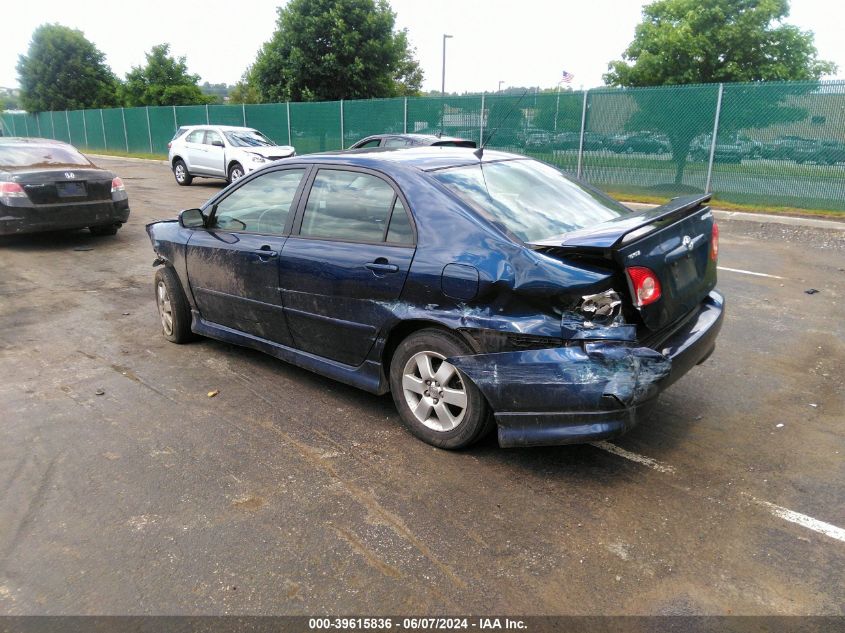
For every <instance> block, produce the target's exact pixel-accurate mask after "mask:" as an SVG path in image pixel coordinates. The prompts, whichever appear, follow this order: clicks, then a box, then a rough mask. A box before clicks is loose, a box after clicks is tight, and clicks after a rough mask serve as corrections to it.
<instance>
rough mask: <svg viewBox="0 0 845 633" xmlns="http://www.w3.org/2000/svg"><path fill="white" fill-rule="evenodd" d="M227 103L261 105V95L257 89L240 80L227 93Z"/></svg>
mask: <svg viewBox="0 0 845 633" xmlns="http://www.w3.org/2000/svg"><path fill="white" fill-rule="evenodd" d="M229 103H261V94H260V93H259V92H258V88H256V87H255V86H254V85H252V84H251V83H249V81H247V80H243V79H242V80H241V81H239V82H238V83H236V84H235V85H234V86H233V87H232V89H231V90H230V91H229Z"/></svg>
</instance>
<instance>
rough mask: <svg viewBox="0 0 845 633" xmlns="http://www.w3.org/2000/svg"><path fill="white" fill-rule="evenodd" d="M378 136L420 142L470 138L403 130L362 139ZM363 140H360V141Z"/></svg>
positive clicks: (366, 138) (367, 138) (376, 135)
mask: <svg viewBox="0 0 845 633" xmlns="http://www.w3.org/2000/svg"><path fill="white" fill-rule="evenodd" d="M376 138H406V139H410V140H413V141H420V142H427V143H437V142H439V141H467V140H470V139H466V138H461V137H459V136H446V135H443V136H437V135H436V134H416V133H407V134H405V133H402V132H395V133H388V134H372V135H370V136H367V137H365V138H362V139H361V141H366V140H372V139H376ZM361 141H358V142H359V143H360V142H361Z"/></svg>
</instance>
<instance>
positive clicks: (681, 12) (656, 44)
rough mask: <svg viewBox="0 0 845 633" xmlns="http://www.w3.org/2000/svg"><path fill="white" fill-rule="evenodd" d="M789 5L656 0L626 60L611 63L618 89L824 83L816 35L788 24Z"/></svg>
mask: <svg viewBox="0 0 845 633" xmlns="http://www.w3.org/2000/svg"><path fill="white" fill-rule="evenodd" d="M788 15H789V2H788V0H657V1H656V2H653V3H651V4H649V5H647V6H646V7H645V8H644V9H643V21H642V22H641V23H640V24H639V25H638V26H637V30H636V33H635V35H634V41H633V42H631V44H630V46H628V48H627V49H626V50H625V52H624V53H623V58H624V60H627V61H624V60H622V61H613V62H610V64H609V65H608V70H609V72H608V73H607V74H605V76H604V80H605V82H606V83H607V84H608V85H612V86H660V85H667V84H690V83H719V82H736V81H783V80H806V79H818V78H819V77H821V76H823V75H827V74H831V73H834V72H836V65H835V64H833V63H832V62H827V61H823V60H819V59H818V58H817V51H816V47H815V46H814V45H813V34H812V33H811V32H804V31H801V30H800V29H798V28H797V27H795V26H791V25H789V24H784V23H783V22H782V21H783V19H784V18H786V17H787V16H788Z"/></svg>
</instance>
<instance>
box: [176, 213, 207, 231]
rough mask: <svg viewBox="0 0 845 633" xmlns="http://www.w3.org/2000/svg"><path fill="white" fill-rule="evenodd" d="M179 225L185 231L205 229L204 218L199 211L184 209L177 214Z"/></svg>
mask: <svg viewBox="0 0 845 633" xmlns="http://www.w3.org/2000/svg"><path fill="white" fill-rule="evenodd" d="M179 224H180V225H181V226H183V227H184V228H186V229H201V228H203V227H205V216H204V215H203V214H202V211H200V210H199V209H185V210H184V211H182V212H181V213H180V214H179Z"/></svg>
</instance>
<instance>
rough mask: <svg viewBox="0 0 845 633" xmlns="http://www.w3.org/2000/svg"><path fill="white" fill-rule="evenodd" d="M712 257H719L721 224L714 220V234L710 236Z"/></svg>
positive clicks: (713, 258) (715, 258)
mask: <svg viewBox="0 0 845 633" xmlns="http://www.w3.org/2000/svg"><path fill="white" fill-rule="evenodd" d="M710 259H712V260H713V261H714V262H715V261H717V260H718V259H719V225H718V224H716V223H715V222H713V235H712V236H711V238H710Z"/></svg>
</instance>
